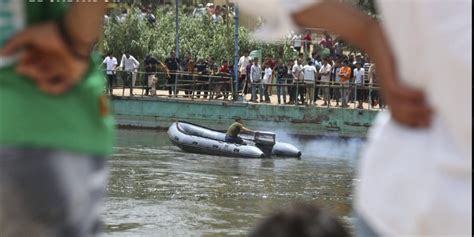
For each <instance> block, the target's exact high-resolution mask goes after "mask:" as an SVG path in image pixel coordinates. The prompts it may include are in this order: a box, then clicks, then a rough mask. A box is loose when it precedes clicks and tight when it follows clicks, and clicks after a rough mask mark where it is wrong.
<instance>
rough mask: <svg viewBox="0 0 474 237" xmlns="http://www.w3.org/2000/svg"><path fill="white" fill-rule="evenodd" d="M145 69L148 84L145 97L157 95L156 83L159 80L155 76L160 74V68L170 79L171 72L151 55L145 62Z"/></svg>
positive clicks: (145, 79) (146, 57)
mask: <svg viewBox="0 0 474 237" xmlns="http://www.w3.org/2000/svg"><path fill="white" fill-rule="evenodd" d="M143 64H144V67H145V78H144V81H145V82H146V84H145V85H144V86H146V89H145V95H151V96H155V95H156V83H157V81H158V79H157V78H156V76H155V74H156V73H157V72H158V68H161V69H162V70H163V71H165V72H166V75H167V76H168V77H169V71H168V68H167V67H166V65H165V64H163V63H162V62H161V61H159V60H158V59H156V58H155V57H152V56H151V55H147V56H145V61H144V62H143Z"/></svg>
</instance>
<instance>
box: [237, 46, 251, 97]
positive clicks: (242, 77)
mask: <svg viewBox="0 0 474 237" xmlns="http://www.w3.org/2000/svg"><path fill="white" fill-rule="evenodd" d="M249 64H250V57H249V52H248V51H247V50H246V51H244V55H242V57H240V59H239V63H238V64H237V66H238V68H239V89H240V90H243V89H244V88H248V81H249V80H250V78H248V77H247V65H249ZM246 91H247V90H246ZM246 91H244V92H243V93H244V94H247V93H246Z"/></svg>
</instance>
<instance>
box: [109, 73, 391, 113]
mask: <svg viewBox="0 0 474 237" xmlns="http://www.w3.org/2000/svg"><path fill="white" fill-rule="evenodd" d="M149 75H154V77H155V78H156V83H150V84H149V82H148V76H149ZM133 77H135V78H136V79H135V84H134V85H131V83H132V82H133ZM105 78H106V81H107V80H108V79H107V77H105ZM274 81H276V83H273V82H272V83H263V82H262V81H260V82H259V83H252V82H250V81H249V80H243V81H239V86H238V88H234V87H235V83H233V82H234V79H233V77H232V76H229V75H225V74H222V75H219V74H217V75H208V74H200V73H190V72H170V73H169V74H167V73H165V72H151V73H150V72H142V71H136V72H133V73H131V72H126V71H119V70H117V71H116V74H115V82H113V83H112V88H109V84H108V83H106V87H105V88H104V89H105V91H106V93H108V94H110V89H112V90H113V91H112V93H113V94H112V95H117V93H116V90H117V89H121V93H119V95H121V96H131V93H126V92H127V91H130V92H132V93H133V92H135V90H137V89H138V90H140V94H139V95H135V96H141V97H145V96H156V97H173V98H186V99H190V100H197V99H200V100H202V99H204V100H208V101H210V100H217V99H223V100H239V101H249V102H252V99H254V100H255V99H256V98H255V96H256V94H257V93H256V92H257V90H260V89H261V90H263V91H262V93H260V91H258V95H259V96H262V95H263V96H264V97H268V98H270V97H272V95H277V98H276V99H278V97H280V98H281V99H280V100H281V101H288V102H291V103H287V104H293V105H307V106H311V105H308V103H307V102H311V101H315V100H322V101H326V102H327V103H326V104H325V105H324V106H326V107H331V106H333V105H332V104H333V103H334V102H336V104H339V103H340V104H341V107H351V105H352V107H353V108H357V107H358V104H357V103H354V102H362V103H364V104H368V105H367V106H366V107H367V108H366V109H374V106H373V104H374V101H375V100H376V101H377V102H378V103H379V109H383V108H385V106H383V98H382V96H381V95H380V87H379V85H378V84H371V83H366V82H364V83H362V84H357V83H354V82H350V81H347V82H335V81H321V80H316V81H314V82H308V81H306V82H305V81H303V80H293V78H289V77H288V78H280V79H274ZM152 87H154V88H156V91H157V92H158V93H156V94H155V92H154V90H153V89H152ZM252 87H254V89H253V90H254V91H255V96H251V94H252ZM308 90H314V92H313V93H310V92H309V91H308ZM150 92H151V94H150ZM278 94H280V96H278ZM249 95H250V99H249V98H248V96H249ZM312 95H313V98H307V97H308V96H312ZM283 96H284V97H285V98H283ZM344 96H345V97H344ZM252 97H254V98H252ZM262 99H263V98H260V100H259V101H262ZM270 99H275V98H274V97H272V98H270ZM308 99H309V100H308ZM263 101H264V102H265V100H263ZM359 108H360V107H359Z"/></svg>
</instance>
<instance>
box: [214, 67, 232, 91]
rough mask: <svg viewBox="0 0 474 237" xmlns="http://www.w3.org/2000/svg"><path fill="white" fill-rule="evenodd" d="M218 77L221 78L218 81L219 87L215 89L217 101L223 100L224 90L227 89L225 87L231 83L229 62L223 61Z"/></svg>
mask: <svg viewBox="0 0 474 237" xmlns="http://www.w3.org/2000/svg"><path fill="white" fill-rule="evenodd" d="M218 75H219V76H221V78H220V79H219V80H217V81H216V83H217V85H216V87H214V95H215V96H216V97H215V98H216V99H219V98H221V97H222V96H223V95H222V88H225V86H224V85H226V83H228V82H229V78H228V76H229V64H228V63H227V60H223V61H222V65H221V66H220V68H219V71H218Z"/></svg>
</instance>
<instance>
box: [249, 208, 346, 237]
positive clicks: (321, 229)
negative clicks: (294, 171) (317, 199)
mask: <svg viewBox="0 0 474 237" xmlns="http://www.w3.org/2000/svg"><path fill="white" fill-rule="evenodd" d="M249 236H250V237H292V236H299V237H349V233H348V231H347V230H346V229H345V228H344V226H343V225H342V223H341V222H340V221H339V220H338V219H337V217H335V216H333V215H332V214H331V213H330V212H328V211H326V210H324V209H321V208H319V207H317V206H313V205H310V204H304V203H295V204H293V205H291V206H290V207H289V208H286V209H282V210H279V211H277V212H275V213H274V214H273V215H271V216H270V217H268V218H266V219H264V220H263V222H261V223H260V224H259V225H258V226H257V227H256V228H255V229H253V230H252V231H251V232H250V235H249Z"/></svg>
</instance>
